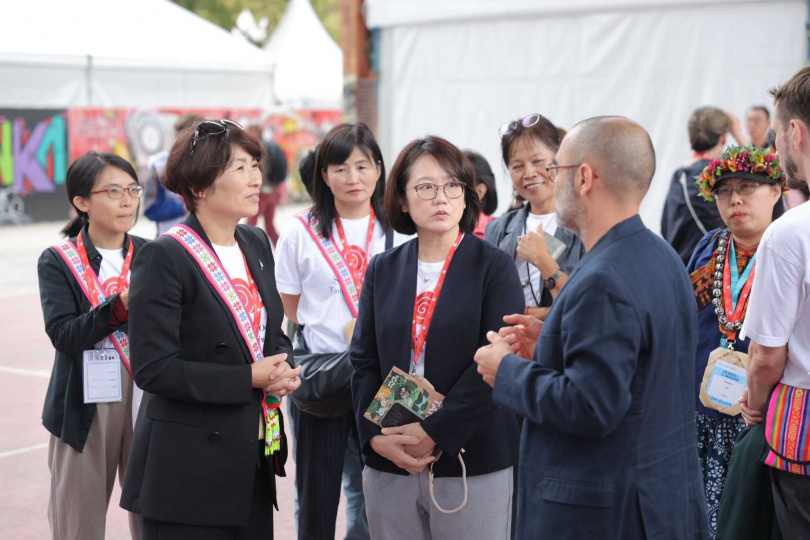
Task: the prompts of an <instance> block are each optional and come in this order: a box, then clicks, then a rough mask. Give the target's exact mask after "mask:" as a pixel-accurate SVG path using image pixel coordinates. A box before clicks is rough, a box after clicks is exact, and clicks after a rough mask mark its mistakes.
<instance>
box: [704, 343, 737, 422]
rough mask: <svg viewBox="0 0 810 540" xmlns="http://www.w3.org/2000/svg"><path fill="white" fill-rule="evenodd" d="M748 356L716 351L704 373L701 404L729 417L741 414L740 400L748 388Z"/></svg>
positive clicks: (730, 351) (726, 350)
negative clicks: (746, 377) (746, 376)
mask: <svg viewBox="0 0 810 540" xmlns="http://www.w3.org/2000/svg"><path fill="white" fill-rule="evenodd" d="M747 364H748V355H747V354H745V353H740V352H737V351H732V350H728V349H723V348H718V349H715V350H714V351H713V352H712V354H711V355H709V360H708V362H707V365H706V370H705V371H704V373H703V382H702V384H701V385H700V402H701V403H702V404H703V405H704V406H705V407H707V408H709V409H714V410H716V411H719V412H721V413H723V414H727V415H729V416H736V415H738V414H740V404H739V403H738V400H739V399H740V396H742V393H743V391H744V390H745V389H746V388H747V387H748V385H747V382H746V380H745V370H746V365H747Z"/></svg>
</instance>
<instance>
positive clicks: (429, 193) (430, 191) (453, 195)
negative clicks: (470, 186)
mask: <svg viewBox="0 0 810 540" xmlns="http://www.w3.org/2000/svg"><path fill="white" fill-rule="evenodd" d="M465 187H466V186H465V185H464V183H463V182H448V183H446V184H442V185H441V186H437V185H436V184H419V185H418V186H414V187H412V188H407V189H412V190H414V191H415V192H416V196H417V197H419V198H420V199H422V200H423V201H432V200H433V199H435V198H436V196H437V195H438V194H439V188H442V190H443V191H444V196H445V197H447V198H448V199H458V198H459V197H461V196H462V195H464V188H465Z"/></svg>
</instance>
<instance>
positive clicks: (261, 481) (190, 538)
mask: <svg viewBox="0 0 810 540" xmlns="http://www.w3.org/2000/svg"><path fill="white" fill-rule="evenodd" d="M258 456H259V457H258V459H257V461H256V476H255V478H254V480H253V498H252V499H251V501H250V524H249V525H248V526H247V527H240V528H236V527H200V526H198V525H185V524H182V523H171V522H168V521H156V520H154V519H149V518H145V517H143V516H141V518H140V521H141V540H273V484H271V482H275V479H274V478H273V477H272V474H273V473H272V469H271V468H270V467H268V466H267V459H268V458H265V457H264V443H263V442H262V444H261V445H260V447H259V454H258Z"/></svg>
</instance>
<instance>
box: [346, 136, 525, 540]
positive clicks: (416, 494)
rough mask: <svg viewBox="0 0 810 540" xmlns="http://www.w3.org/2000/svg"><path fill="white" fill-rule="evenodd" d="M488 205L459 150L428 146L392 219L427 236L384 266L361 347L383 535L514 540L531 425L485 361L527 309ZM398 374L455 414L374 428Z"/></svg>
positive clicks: (361, 388)
mask: <svg viewBox="0 0 810 540" xmlns="http://www.w3.org/2000/svg"><path fill="white" fill-rule="evenodd" d="M479 208H480V200H479V197H478V194H477V193H476V191H475V173H474V171H473V166H472V164H471V163H470V161H469V159H467V157H466V156H465V155H464V154H463V153H462V152H461V151H460V150H459V149H458V148H456V147H455V146H453V145H452V144H451V143H449V142H448V141H446V140H444V139H441V138H439V137H427V138H425V139H417V140H415V141H413V142H411V143H410V144H408V145H407V146H406V147H405V148H404V149H403V150H402V152H401V153H400V155H399V157H398V158H397V162H396V164H395V165H394V168H393V170H392V171H391V176H390V178H389V179H388V184H387V186H386V191H385V209H386V212H387V214H388V216H389V220H390V222H391V225H392V227H393V228H394V230H396V231H398V232H400V233H403V234H414V233H416V238H415V239H413V240H411V241H409V242H407V243H406V244H403V245H401V246H399V247H397V248H394V249H392V250H390V251H387V252H385V253H381V254H380V255H378V256H377V257H375V258H374V259H373V260H372V261H371V264H370V265H369V268H368V270H367V271H366V280H365V283H364V284H363V293H362V296H361V299H360V310H359V312H360V313H359V317H358V319H357V327H356V329H355V332H354V337H353V339H352V345H351V360H352V364H353V365H354V369H355V370H354V375H353V376H352V395H353V398H354V408H355V416H356V421H357V425H358V429H359V432H360V447H361V449H362V451H363V453H364V454H365V469H364V470H363V491H364V493H365V496H366V511H367V513H368V521H369V526H370V529H371V537H372V538H374V539H385V540H399V539H403V540H405V539H408V540H415V539H431V538H435V539H440V538H441V539H447V538H464V539H468V540H475V539H481V540H496V539H503V540H505V539H508V538H509V537H510V528H511V516H512V511H511V507H512V490H513V485H512V484H513V476H512V467H513V466H514V465H515V464H516V461H517V448H518V423H517V418H516V417H515V415H514V414H512V413H510V412H508V411H506V410H505V409H502V408H500V407H496V406H495V405H494V403H493V402H492V389H491V388H490V387H489V386H488V385H487V384H486V383H484V382H483V380H482V379H481V377H480V376H479V375H478V373H477V372H476V364H475V362H473V356H474V354H475V352H476V350H477V348H478V347H481V346H483V345H486V344H487V343H488V342H487V339H486V334H487V332H489V331H497V329H498V328H500V327H501V326H502V324H503V317H504V316H505V315H507V314H510V313H514V312H516V311H520V310H522V309H523V305H524V301H523V294H522V292H521V289H520V283H519V280H518V277H517V272H516V270H515V267H514V264H513V263H512V260H511V259H510V258H509V256H507V255H506V254H505V253H503V252H502V251H501V250H499V249H497V248H495V247H494V246H492V245H491V244H489V243H487V242H485V241H482V240H480V239H479V238H477V237H475V235H473V234H472V233H473V230H474V228H475V222H476V220H477V218H478V212H479ZM393 367H397V368H399V369H400V370H402V371H403V372H405V373H409V374H411V375H412V376H414V377H417V378H422V379H424V380H425V381H426V382H427V383H428V384H429V385H431V386H432V387H434V388H435V390H436V391H438V392H439V393H441V394H443V395H444V396H445V399H444V402H443V407H442V408H440V409H439V410H438V411H436V412H434V413H433V414H432V415H430V416H428V417H427V418H426V419H425V420H423V421H422V422H412V423H408V424H405V425H402V426H400V427H394V428H385V429H381V428H380V427H378V426H377V425H376V424H374V423H372V422H371V421H369V420H368V419H366V418H365V417H364V414H365V412H366V409H367V408H368V407H369V405H370V404H371V402H372V400H374V398H375V395H377V393H378V390H379V389H380V386H381V385H382V383H383V381H384V380H385V379H386V377H387V375H388V374H389V372H390V371H391V369H392V368H393ZM439 452H441V456H440V457H438V461H436V462H435V466H434V463H433V462H434V461H435V460H436V459H437V458H434V456H437V455H438V454H439ZM460 456H461V458H462V459H463V465H462V462H461V461H460V460H459V457H460ZM428 465H430V469H427V468H426V467H427V466H428ZM462 467H466V471H465V469H464V468H462ZM434 476H435V479H434V478H433V477H434ZM434 487H435V493H433V489H432V488H434ZM434 497H435V500H434ZM465 501H466V502H465ZM440 507H441V508H440ZM456 509H458V510H457V511H455V510H456Z"/></svg>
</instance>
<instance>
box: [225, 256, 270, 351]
mask: <svg viewBox="0 0 810 540" xmlns="http://www.w3.org/2000/svg"><path fill="white" fill-rule="evenodd" d="M212 245H213V246H214V251H216V253H217V257H219V262H220V263H222V266H223V268H225V271H226V272H228V277H230V278H231V283H233V286H234V288H235V289H236V292H237V294H238V295H239V299H240V300H241V301H242V305H243V306H245V309H246V310H247V312H248V316H249V317H250V320H251V321H252V322H253V324H254V327H255V324H256V321H255V319H254V312H255V310H254V307H253V305H254V302H258V303H259V309H260V310H261V312H260V313H261V315H260V316H261V321H260V324H259V336H258V337H259V343H260V344H261V346H262V350H264V335H265V332H266V329H267V310H266V309H265V308H264V302H263V301H262V298H261V296H257V297H256V298H254V297H253V295H252V294H251V292H250V285H249V284H248V275H247V270H246V269H245V258H244V257H243V256H242V250H241V249H239V244H234V245H232V246H218V245H216V244H212ZM258 292H259V291H258V289H257V290H256V293H257V295H258Z"/></svg>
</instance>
